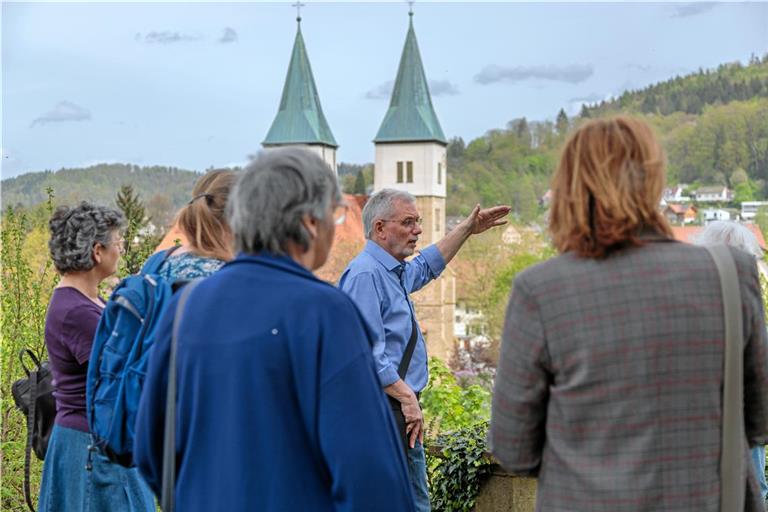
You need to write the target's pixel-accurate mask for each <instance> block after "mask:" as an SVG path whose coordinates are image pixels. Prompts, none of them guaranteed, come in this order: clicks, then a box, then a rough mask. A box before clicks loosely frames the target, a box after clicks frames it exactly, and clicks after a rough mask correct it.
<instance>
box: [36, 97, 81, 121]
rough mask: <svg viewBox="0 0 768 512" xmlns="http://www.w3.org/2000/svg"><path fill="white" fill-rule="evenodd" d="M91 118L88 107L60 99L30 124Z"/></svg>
mask: <svg viewBox="0 0 768 512" xmlns="http://www.w3.org/2000/svg"><path fill="white" fill-rule="evenodd" d="M89 119H91V112H90V111H89V110H88V109H85V108H83V107H81V106H80V105H75V104H74V103H72V102H71V101H60V102H58V103H57V104H56V106H55V107H53V109H52V110H49V111H48V112H46V113H45V114H43V115H41V116H40V117H37V118H35V119H34V120H33V121H32V125H31V127H32V126H35V125H37V124H47V123H62V122H65V121H87V120H89Z"/></svg>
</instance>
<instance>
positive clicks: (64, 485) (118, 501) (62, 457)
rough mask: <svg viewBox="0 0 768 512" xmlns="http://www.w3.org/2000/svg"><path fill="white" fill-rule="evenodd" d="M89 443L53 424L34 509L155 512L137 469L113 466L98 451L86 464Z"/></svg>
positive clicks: (88, 437)
mask: <svg viewBox="0 0 768 512" xmlns="http://www.w3.org/2000/svg"><path fill="white" fill-rule="evenodd" d="M90 444H91V435H90V434H87V433H85V432H80V431H79V430H74V429H71V428H66V427H61V426H59V425H54V427H53V433H52V434H51V439H50V441H49V443H48V452H47V453H46V454H45V462H44V464H43V480H42V483H41V484H40V503H39V505H38V507H37V510H38V511H39V512H58V511H61V512H155V498H154V496H153V495H152V491H150V490H149V487H148V486H147V484H146V483H145V482H144V480H143V479H142V478H141V476H140V475H139V472H138V471H137V469H136V468H131V469H128V468H124V467H122V466H120V465H119V464H114V463H112V462H110V461H109V459H107V458H106V457H104V456H103V455H101V453H99V452H98V451H93V452H91V454H90V463H89V458H88V455H89V454H88V446H89V445H90ZM88 468H90V469H88Z"/></svg>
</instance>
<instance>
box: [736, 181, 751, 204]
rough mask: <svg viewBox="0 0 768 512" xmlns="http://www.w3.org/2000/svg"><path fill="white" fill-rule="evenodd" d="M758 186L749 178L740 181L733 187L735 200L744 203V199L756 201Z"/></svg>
mask: <svg viewBox="0 0 768 512" xmlns="http://www.w3.org/2000/svg"><path fill="white" fill-rule="evenodd" d="M756 192H757V187H756V186H755V185H754V184H753V183H752V182H751V181H749V180H747V181H746V182H744V183H739V184H738V185H736V187H734V189H733V200H734V202H736V203H742V202H744V201H754V200H755V193H756Z"/></svg>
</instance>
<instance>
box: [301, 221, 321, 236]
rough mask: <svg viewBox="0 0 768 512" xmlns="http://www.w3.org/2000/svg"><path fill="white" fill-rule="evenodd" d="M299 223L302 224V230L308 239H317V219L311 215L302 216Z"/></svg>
mask: <svg viewBox="0 0 768 512" xmlns="http://www.w3.org/2000/svg"><path fill="white" fill-rule="evenodd" d="M301 223H302V224H304V229H306V230H307V233H309V238H310V239H312V240H314V239H315V238H317V219H315V218H314V217H312V216H311V215H304V217H302V219H301Z"/></svg>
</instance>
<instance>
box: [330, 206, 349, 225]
mask: <svg viewBox="0 0 768 512" xmlns="http://www.w3.org/2000/svg"><path fill="white" fill-rule="evenodd" d="M348 208H349V207H348V206H347V205H346V204H340V205H337V206H336V207H335V208H334V209H333V223H334V224H336V225H337V226H341V225H342V224H344V221H345V220H347V209H348Z"/></svg>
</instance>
